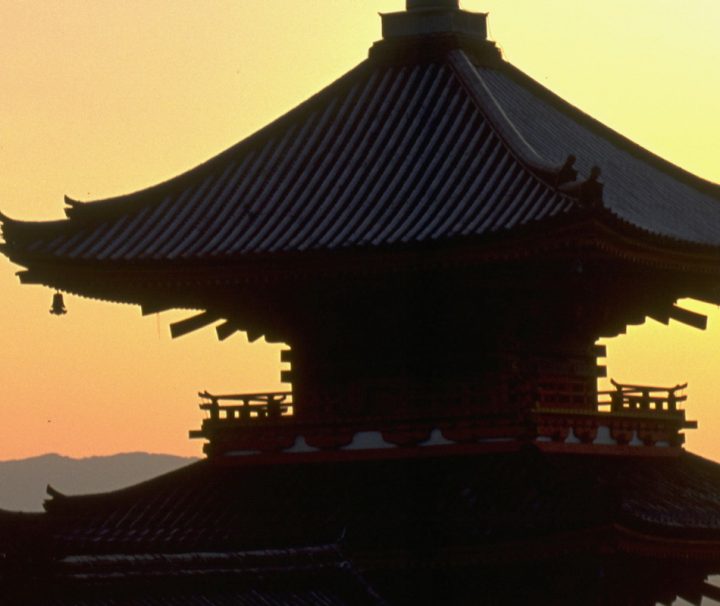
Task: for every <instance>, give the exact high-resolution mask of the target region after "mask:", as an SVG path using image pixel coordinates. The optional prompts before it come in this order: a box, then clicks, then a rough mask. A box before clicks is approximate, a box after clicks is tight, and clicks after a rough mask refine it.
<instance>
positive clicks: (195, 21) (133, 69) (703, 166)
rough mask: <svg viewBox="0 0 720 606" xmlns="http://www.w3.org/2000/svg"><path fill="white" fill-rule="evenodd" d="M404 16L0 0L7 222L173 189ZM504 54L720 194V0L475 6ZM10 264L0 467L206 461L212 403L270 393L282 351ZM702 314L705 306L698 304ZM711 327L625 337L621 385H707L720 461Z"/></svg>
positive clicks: (713, 446)
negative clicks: (217, 397) (202, 428)
mask: <svg viewBox="0 0 720 606" xmlns="http://www.w3.org/2000/svg"><path fill="white" fill-rule="evenodd" d="M403 6H404V2H403V1H402V0H377V1H371V0H362V1H359V0H293V1H292V2H288V1H287V0H223V1H221V0H207V1H205V2H196V1H194V0H142V1H140V0H125V1H124V2H98V1H97V0H63V1H62V2H61V1H59V0H45V1H42V2H40V1H26V2H12V1H9V0H8V1H4V2H1V1H0V23H2V24H3V36H2V37H0V56H2V57H3V66H2V68H1V69H0V208H1V209H2V210H3V212H5V213H7V214H9V215H11V216H13V217H17V218H24V219H52V218H58V217H60V216H62V209H63V200H62V196H63V194H68V195H70V196H71V197H73V198H78V199H81V200H89V199H97V198H102V197H107V196H111V195H116V194H122V193H127V192H130V191H133V190H136V189H140V188H143V187H146V186H148V185H151V184H154V183H156V182H158V181H161V180H164V179H167V178H170V177H172V176H174V175H176V174H178V173H180V172H182V171H184V170H186V169H188V168H190V167H192V166H195V165H196V164H199V163H200V162H201V161H203V160H205V159H207V158H208V157H210V156H212V155H214V154H216V153H217V152H219V151H222V150H223V149H225V148H226V147H228V146H230V145H232V144H233V143H235V142H236V141H238V140H240V139H242V138H244V137H246V136H247V135H249V134H251V133H252V132H253V131H255V130H256V129H258V128H260V127H261V126H263V125H264V124H266V123H267V122H269V121H270V120H272V119H273V118H275V117H277V116H278V115H280V114H282V113H284V112H285V111H287V110H289V109H291V108H292V107H293V106H295V105H296V104H297V103H299V102H300V101H301V100H303V99H305V98H306V97H308V96H309V95H311V94H313V93H314V92H316V91H317V90H319V89H320V88H321V87H322V86H324V85H326V84H328V83H329V82H331V81H332V80H334V79H335V78H337V77H339V76H340V75H342V74H343V73H344V72H345V71H347V70H348V69H350V68H351V67H353V66H354V65H355V64H357V63H358V62H360V61H361V60H362V59H363V58H364V57H365V56H366V52H367V48H368V47H369V46H370V44H371V43H372V42H373V41H374V40H376V39H377V38H379V36H380V27H379V19H378V17H377V12H384V11H392V10H400V9H402V8H403ZM463 6H464V8H466V9H468V10H477V11H489V12H490V32H491V36H492V37H493V39H495V40H496V41H498V43H499V45H500V46H501V48H502V49H503V52H504V54H505V56H506V58H507V59H509V60H510V61H511V62H513V63H515V64H516V65H517V66H518V67H520V68H521V69H523V70H524V71H526V72H528V73H529V74H530V75H531V76H533V77H534V78H536V79H537V80H539V81H540V82H542V83H543V84H544V85H546V86H548V87H549V88H551V89H552V90H554V91H555V92H557V93H559V94H560V95H562V96H564V97H565V98H566V99H568V100H569V101H571V102H572V103H574V104H575V105H577V106H579V107H580V108H582V109H583V110H585V111H586V112H588V113H590V114H592V115H594V116H595V117H597V118H598V119H600V120H601V121H603V122H605V123H607V124H608V125H610V126H612V127H613V128H615V129H617V130H619V131H620V132H622V133H624V134H626V135H627V136H629V137H630V138H632V139H634V140H636V141H637V142H639V143H641V144H642V145H644V146H646V147H648V148H649V149H651V150H653V151H655V152H656V153H659V154H660V155H662V156H665V157H666V158H668V159H669V160H671V161H673V162H675V163H677V164H680V165H681V166H683V167H685V168H687V169H689V170H691V171H693V172H695V173H697V174H700V175H701V176H704V177H705V178H708V179H711V180H713V181H719V180H720V164H719V163H718V160H719V159H720V152H719V151H718V144H717V142H718V141H719V140H720V120H718V118H717V115H716V111H717V106H718V102H719V101H720V72H719V71H718V70H717V65H718V64H719V63H720V38H719V37H718V36H717V35H716V31H717V28H718V25H720V3H718V2H717V0H693V1H692V2H679V1H677V0H652V1H650V0H632V2H627V0H624V1H623V2H620V1H619V0H605V1H604V2H601V3H600V2H577V0H552V1H551V0H548V1H546V2H537V0H477V1H471V0H465V1H464V2H463ZM17 269H18V268H16V267H14V266H12V265H11V264H10V263H9V262H7V261H6V260H4V259H3V260H1V261H0V288H1V289H2V293H3V295H4V296H3V297H2V304H1V305H0V334H2V335H3V337H4V344H5V347H3V349H2V350H1V351H0V385H1V386H2V396H3V397H2V400H0V407H1V408H2V414H3V419H4V423H2V424H1V425H0V459H10V458H16V457H24V456H29V455H33V454H39V453H43V452H48V451H57V452H61V453H63V454H68V455H74V456H84V455H90V454H109V453H114V452H119V451H129V450H148V451H154V452H171V453H178V454H198V453H199V449H200V443H198V442H196V441H195V442H190V441H189V440H188V439H187V430H188V429H191V428H194V427H197V426H199V423H200V420H201V415H200V412H199V411H198V410H197V407H196V406H197V397H196V392H197V391H199V390H203V389H209V390H210V391H218V392H238V391H247V390H265V389H273V388H278V387H280V384H279V383H278V382H277V374H278V348H277V347H270V346H268V345H266V344H264V343H256V344H253V345H250V344H248V343H247V341H246V339H245V338H244V336H235V337H233V338H231V339H229V340H228V341H226V342H225V343H218V342H217V340H216V339H215V336H214V332H213V331H212V330H210V329H206V330H203V331H200V332H197V333H195V334H192V335H190V336H187V337H184V338H182V339H179V340H177V341H172V340H170V338H169V336H168V329H167V325H168V323H169V321H171V320H172V319H176V318H177V317H183V316H182V315H180V316H178V315H175V314H162V315H161V316H159V317H157V316H152V317H148V318H143V317H141V315H140V312H139V310H138V309H137V308H133V307H129V306H120V305H111V304H107V303H98V302H94V301H88V300H83V299H79V298H74V297H68V298H67V299H66V303H67V305H68V308H69V314H68V315H67V316H65V317H62V318H56V317H53V316H50V314H48V308H49V305H50V300H51V292H50V291H48V290H47V289H43V288H39V287H21V286H20V285H19V283H18V282H17V279H16V278H15V276H14V272H15V271H16V270H17ZM695 309H698V307H697V306H696V307H695ZM702 309H704V310H706V311H707V312H708V313H709V314H710V327H709V329H708V330H707V331H706V332H700V331H696V330H694V329H691V328H687V327H684V326H677V325H676V326H673V325H671V326H670V327H665V326H661V325H656V324H654V323H653V322H650V323H648V324H646V325H645V326H643V327H640V328H633V329H631V330H630V331H629V333H628V335H627V336H626V337H622V338H620V339H617V340H614V341H612V342H611V343H610V346H609V351H610V360H609V369H610V375H611V376H614V377H616V378H617V379H619V380H622V381H627V382H653V383H659V384H669V385H670V384H675V383H679V382H684V381H686V380H687V381H689V382H690V388H689V390H688V394H689V396H690V399H689V402H688V410H689V417H690V418H693V419H697V420H699V422H700V429H699V430H697V431H694V432H690V435H689V437H688V443H689V445H690V447H691V448H692V449H693V450H695V451H696V452H699V453H701V454H704V455H706V456H709V457H712V458H715V459H720V441H718V440H717V439H715V436H720V408H718V405H717V403H716V401H715V400H716V396H715V394H716V393H718V392H720V351H718V348H717V347H716V344H717V343H719V342H720V338H719V337H720V313H718V312H717V311H716V310H715V309H714V308H710V307H709V306H702Z"/></svg>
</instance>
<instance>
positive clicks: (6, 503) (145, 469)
mask: <svg viewBox="0 0 720 606" xmlns="http://www.w3.org/2000/svg"><path fill="white" fill-rule="evenodd" d="M197 460H198V459H197V458H193V457H178V456H174V455H164V454H150V453H145V452H131V453H122V454H117V455H110V456H103V457H88V458H83V459H73V458H71V457H65V456H62V455H58V454H46V455H41V456H37V457H31V458H28V459H17V460H12V461H0V509H6V510H11V511H42V510H43V501H44V500H45V499H46V498H47V493H46V487H47V485H48V484H50V485H51V486H52V487H53V488H55V489H56V490H58V491H60V492H61V493H63V494H68V495H71V494H93V493H98V492H108V491H111V490H118V489H120V488H125V487H127V486H132V485H133V484H137V483H138V482H143V481H145V480H149V479H151V478H154V477H156V476H159V475H162V474H164V473H168V472H170V471H173V470H175V469H178V468H179V467H183V466H185V465H189V464H191V463H194V462H195V461H197Z"/></svg>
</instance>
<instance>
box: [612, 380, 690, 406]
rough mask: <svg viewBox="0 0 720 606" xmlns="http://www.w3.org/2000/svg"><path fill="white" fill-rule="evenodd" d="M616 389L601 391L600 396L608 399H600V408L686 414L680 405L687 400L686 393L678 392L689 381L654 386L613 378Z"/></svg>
mask: <svg viewBox="0 0 720 606" xmlns="http://www.w3.org/2000/svg"><path fill="white" fill-rule="evenodd" d="M611 383H612V384H613V386H614V387H615V389H611V390H607V391H600V392H598V396H601V397H602V396H606V397H608V399H605V400H602V399H600V400H598V410H599V411H601V412H610V413H625V412H632V413H646V414H658V415H662V414H668V415H673V414H678V413H680V414H684V413H683V412H682V411H681V410H680V408H679V407H678V405H679V404H680V403H681V402H684V401H685V400H687V396H686V395H680V394H678V392H680V391H682V390H683V389H685V388H686V387H687V383H685V384H683V385H676V386H675V387H652V386H648V385H624V384H621V383H617V382H615V381H612V380H611Z"/></svg>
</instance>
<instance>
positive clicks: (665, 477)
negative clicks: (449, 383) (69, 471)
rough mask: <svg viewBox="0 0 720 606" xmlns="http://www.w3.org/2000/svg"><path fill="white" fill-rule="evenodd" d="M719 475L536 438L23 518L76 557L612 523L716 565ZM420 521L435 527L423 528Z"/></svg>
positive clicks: (62, 507)
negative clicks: (522, 445) (711, 551)
mask: <svg viewBox="0 0 720 606" xmlns="http://www.w3.org/2000/svg"><path fill="white" fill-rule="evenodd" d="M719 478H720V467H719V466H718V464H717V463H713V462H711V461H708V460H705V459H702V458H700V457H698V456H695V455H692V454H689V453H682V454H680V455H673V456H661V457H652V456H648V457H632V456H630V457H625V456H603V455H585V454H579V455H567V454H548V453H542V452H540V451H538V450H536V449H535V448H532V447H528V448H526V449H523V450H520V451H518V452H511V453H498V454H487V453H483V454H480V455H476V456H451V455H448V456H441V457H436V458H430V459H427V458H420V459H414V458H408V459H394V460H387V459H380V460H364V461H362V460H355V461H339V462H337V461H336V462H330V461H328V462H319V463H314V464H307V463H297V464H296V463H288V464H282V465H263V464H253V463H252V462H250V463H248V461H247V460H245V459H243V458H242V457H240V458H238V457H235V458H234V457H232V456H227V457H224V458H220V459H219V460H217V461H214V462H213V461H210V460H203V461H200V462H198V463H195V464H193V465H190V466H188V467H185V468H182V469H180V470H177V471H174V472H171V473H169V474H166V475H164V476H161V477H159V478H156V479H154V480H150V481H148V482H145V483H142V484H138V485H136V486H133V487H130V488H126V489H123V490H119V491H116V492H113V493H107V494H100V495H87V496H64V495H62V494H60V493H58V492H57V491H54V490H51V494H52V498H51V499H50V500H48V501H47V502H46V505H45V508H46V510H47V513H46V514H44V515H35V516H33V517H32V518H29V519H27V520H26V522H25V524H26V525H27V527H31V526H33V524H41V525H42V528H41V530H38V533H37V534H39V535H43V534H44V536H45V538H46V541H49V542H48V544H51V545H52V546H53V549H55V550H56V551H57V552H58V553H63V554H74V555H93V554H94V555H102V554H110V553H116V554H119V553H125V554H141V553H164V552H167V553H171V552H172V553H189V552H202V553H215V552H223V553H229V552H241V551H252V550H268V549H269V550H274V549H284V548H286V547H288V546H289V545H305V546H313V545H315V546H317V545H332V544H336V543H340V544H342V545H343V546H344V548H347V549H350V550H351V551H352V549H358V548H361V549H363V550H366V549H370V548H373V549H378V548H380V549H383V550H385V549H390V550H393V549H399V550H402V549H408V548H410V547H411V545H410V544H409V543H408V542H407V541H408V538H409V537H410V536H412V535H413V534H415V537H414V538H413V539H412V540H413V541H420V542H421V543H422V544H426V545H435V546H440V545H442V546H445V547H448V546H455V547H457V546H464V547H466V548H468V547H469V546H475V547H480V546H482V545H485V544H498V542H503V541H509V542H511V543H512V542H513V541H517V540H525V541H529V542H532V541H533V540H535V539H538V540H540V544H542V543H543V541H546V540H547V538H548V537H550V536H553V535H556V534H558V533H560V534H565V533H573V532H586V531H588V530H591V529H607V528H610V527H611V526H612V525H618V526H622V527H623V528H624V529H626V530H627V531H633V532H637V533H642V534H644V535H645V536H653V537H654V538H655V539H654V540H656V541H658V543H657V547H658V549H660V542H659V541H661V539H665V540H667V541H669V542H672V541H673V540H676V539H677V540H679V541H680V542H681V543H682V542H683V541H689V543H688V544H687V545H686V547H687V548H688V549H690V550H692V549H693V547H692V541H696V542H698V544H700V543H703V542H708V544H710V543H712V544H713V545H716V547H717V554H716V556H715V557H716V558H717V560H718V561H719V562H720V490H718V486H720V483H719V482H718V479H719ZM6 515H7V516H9V517H8V518H7V520H6V519H5V518H3V517H1V516H0V525H2V532H0V537H1V538H2V539H3V543H4V541H7V537H8V529H12V528H13V520H12V515H11V514H6ZM423 520H424V521H425V522H427V523H428V524H430V525H429V526H427V527H426V528H425V529H424V530H423V531H422V532H420V530H419V529H420V528H422V526H423ZM6 525H7V528H6ZM413 529H415V530H413ZM23 532H27V530H25V531H23ZM417 533H420V534H417ZM11 536H12V535H11ZM41 542H42V541H41ZM36 547H37V546H36ZM2 548H6V545H5V544H2V545H0V551H3V550H4V549H2ZM438 548H439V547H438Z"/></svg>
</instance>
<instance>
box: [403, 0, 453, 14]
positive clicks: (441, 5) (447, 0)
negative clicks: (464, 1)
mask: <svg viewBox="0 0 720 606" xmlns="http://www.w3.org/2000/svg"><path fill="white" fill-rule="evenodd" d="M406 6H407V10H409V11H415V10H424V9H433V8H434V9H445V10H447V9H456V10H457V9H459V8H460V0H407V4H406Z"/></svg>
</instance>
